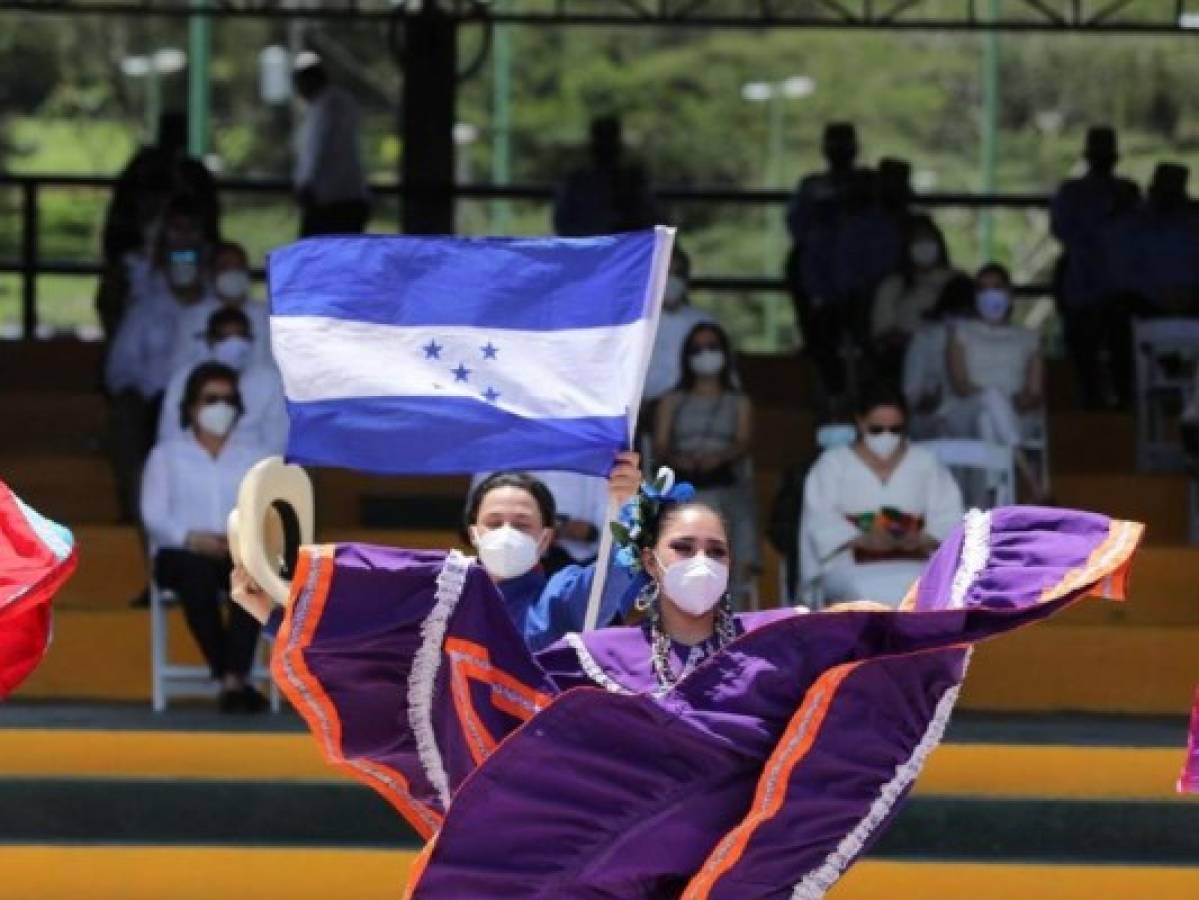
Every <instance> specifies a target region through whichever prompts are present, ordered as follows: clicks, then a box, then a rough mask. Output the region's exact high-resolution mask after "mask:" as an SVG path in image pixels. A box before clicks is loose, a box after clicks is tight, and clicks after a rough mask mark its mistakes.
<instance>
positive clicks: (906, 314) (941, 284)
mask: <svg viewBox="0 0 1199 900" xmlns="http://www.w3.org/2000/svg"><path fill="white" fill-rule="evenodd" d="M956 274H957V273H956V272H955V271H954V269H953V268H952V266H950V264H949V252H948V250H947V248H946V246H945V238H944V236H943V235H942V234H941V230H940V229H939V228H937V226H936V225H935V224H934V223H933V221H932V220H931V219H928V218H919V219H916V220H915V221H914V222H913V223H912V225H911V226H910V228H909V231H908V237H907V252H906V253H905V255H904V257H903V261H902V264H901V267H900V270H899V271H898V272H896V273H894V274H892V275H889V276H888V277H887V278H885V279H884V280H883V282H882V283H881V284H880V285H879V287H878V290H877V291H876V292H875V295H874V304H873V307H872V310H871V322H870V336H871V340H872V342H873V345H874V351H875V353H876V355H877V356H878V359H879V362H880V365H881V366H882V367H883V370H884V371H887V372H892V373H893V372H896V371H898V369H899V367H900V365H901V360H902V357H903V352H904V349H905V348H906V347H907V345H908V342H909V341H911V339H912V336H913V335H914V334H915V333H916V330H917V329H918V328H919V327H920V325H921V322H922V320H923V318H924V316H925V314H927V313H928V312H929V310H931V309H932V308H933V307H934V306H935V305H936V303H937V299H938V298H939V297H940V296H941V291H942V290H944V288H945V285H946V284H948V283H949V281H950V280H951V279H952V278H953V277H954V276H955V275H956Z"/></svg>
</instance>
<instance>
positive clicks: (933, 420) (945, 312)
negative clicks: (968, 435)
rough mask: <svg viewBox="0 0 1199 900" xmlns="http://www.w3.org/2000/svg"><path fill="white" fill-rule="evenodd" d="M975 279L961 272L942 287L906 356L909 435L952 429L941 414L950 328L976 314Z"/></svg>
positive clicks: (946, 383)
mask: <svg viewBox="0 0 1199 900" xmlns="http://www.w3.org/2000/svg"><path fill="white" fill-rule="evenodd" d="M974 293H975V292H974V279H973V278H971V277H970V276H969V275H957V276H955V277H954V278H952V279H951V280H950V281H949V283H948V284H946V285H945V287H944V288H943V289H942V290H941V295H940V297H938V298H937V305H936V306H934V307H933V308H932V309H931V310H929V311H928V312H927V313H925V316H924V321H923V322H921V324H920V326H919V327H918V328H917V329H916V331H915V332H914V333H913V334H912V340H911V342H910V343H909V344H908V346H907V349H906V350H905V351H904V356H903V381H902V384H903V395H904V398H905V399H906V400H907V402H908V409H909V411H910V415H909V417H908V437H910V438H912V439H913V440H917V441H920V440H925V439H927V438H934V437H944V436H945V435H946V434H947V433H948V431H947V426H946V424H945V421H944V419H943V418H942V416H941V413H942V407H943V406H944V405H945V401H946V398H948V397H950V396H952V394H953V387H952V386H951V385H950V383H949V368H948V363H947V359H948V356H949V350H948V347H949V331H950V329H951V328H952V327H953V323H954V322H956V321H958V320H960V319H963V318H969V317H970V316H972V315H974V305H975V299H974Z"/></svg>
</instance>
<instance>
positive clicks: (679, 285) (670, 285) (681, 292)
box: [662, 275, 687, 309]
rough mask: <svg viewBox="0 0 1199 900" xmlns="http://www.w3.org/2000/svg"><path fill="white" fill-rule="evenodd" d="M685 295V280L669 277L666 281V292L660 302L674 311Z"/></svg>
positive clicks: (676, 276) (674, 276) (678, 277)
mask: <svg viewBox="0 0 1199 900" xmlns="http://www.w3.org/2000/svg"><path fill="white" fill-rule="evenodd" d="M686 294H687V279H685V278H683V277H682V276H681V275H670V276H668V277H667V279H666V292H665V293H664V294H663V295H662V300H663V301H664V302H665V303H666V305H667V306H668V307H669V308H670V309H674V308H675V307H676V306H678V305H679V304H680V303H682V302H683V297H684V296H686Z"/></svg>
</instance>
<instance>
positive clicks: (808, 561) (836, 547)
mask: <svg viewBox="0 0 1199 900" xmlns="http://www.w3.org/2000/svg"><path fill="white" fill-rule="evenodd" d="M906 426H907V407H906V405H905V403H904V400H903V396H902V394H900V393H899V391H897V390H895V389H893V388H891V387H890V386H887V385H876V386H872V387H870V388H868V389H867V390H866V391H865V392H864V393H863V395H862V397H861V399H860V400H859V402H858V408H857V429H858V438H857V440H856V441H854V443H852V444H850V445H848V446H841V447H834V448H832V449H829V450H826V451H825V452H824V453H823V454H822V455H821V457H820V458H819V459H818V460H817V461H816V464H815V465H813V466H812V469H811V470H810V471H809V472H808V477H807V479H806V481H805V483H804V503H803V518H802V522H801V526H800V578H801V591H802V594H803V596H804V598H805V600H806V601H807V602H808V603H810V604H815V605H820V604H822V603H823V604H829V603H836V602H841V601H853V600H872V601H876V602H879V603H885V604H888V605H889V606H896V605H898V604H899V602H900V601H901V600H902V599H903V597H904V594H906V593H907V590H908V588H909V587H910V586H911V584H912V583H913V582H914V581H915V580H916V578H917V577H918V575H919V574H920V571H921V569H922V568H923V564H924V560H925V559H927V558H928V557H929V556H930V555H931V554H932V552H933V551H934V550H935V549H936V548H937V547H938V546H939V545H940V543H941V541H942V540H944V539H945V536H946V535H948V534H949V532H950V531H951V530H952V529H953V528H954V526H955V525H957V524H958V522H959V520H960V519H961V517H962V515H963V509H962V495H961V492H960V491H959V489H958V486H957V483H956V482H955V481H954V479H953V476H952V475H951V474H950V472H949V470H948V469H946V468H945V467H944V466H943V465H941V463H940V462H939V461H938V460H937V458H936V457H935V456H933V455H932V453H930V452H929V451H927V450H925V449H924V448H922V447H920V446H918V445H915V444H912V443H910V442H909V441H908V439H907V437H906V434H905V432H906Z"/></svg>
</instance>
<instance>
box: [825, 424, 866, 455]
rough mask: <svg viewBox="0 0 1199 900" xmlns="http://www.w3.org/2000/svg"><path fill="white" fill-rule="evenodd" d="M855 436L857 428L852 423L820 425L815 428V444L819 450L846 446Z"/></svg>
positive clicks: (855, 438)
mask: <svg viewBox="0 0 1199 900" xmlns="http://www.w3.org/2000/svg"><path fill="white" fill-rule="evenodd" d="M857 437H858V430H857V429H856V428H854V427H853V426H852V425H821V426H820V427H819V428H817V429H816V446H817V447H819V448H820V449H821V450H832V449H833V448H834V447H848V446H849V445H850V444H852V443H853V442H854V441H855V440H857Z"/></svg>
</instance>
